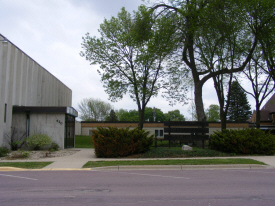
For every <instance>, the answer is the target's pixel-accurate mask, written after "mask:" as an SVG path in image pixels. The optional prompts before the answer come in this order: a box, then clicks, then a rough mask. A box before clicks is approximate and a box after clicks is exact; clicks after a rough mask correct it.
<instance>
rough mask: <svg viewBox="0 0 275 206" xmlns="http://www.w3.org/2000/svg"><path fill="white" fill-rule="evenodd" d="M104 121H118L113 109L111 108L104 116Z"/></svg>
mask: <svg viewBox="0 0 275 206" xmlns="http://www.w3.org/2000/svg"><path fill="white" fill-rule="evenodd" d="M105 121H110V122H118V119H117V116H116V113H115V111H114V110H113V109H112V110H111V111H110V114H109V115H108V116H107V117H106V118H105Z"/></svg>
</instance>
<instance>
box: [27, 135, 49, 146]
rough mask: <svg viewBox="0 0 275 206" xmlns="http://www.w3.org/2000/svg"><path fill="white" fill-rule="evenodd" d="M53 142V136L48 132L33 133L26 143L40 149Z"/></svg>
mask: <svg viewBox="0 0 275 206" xmlns="http://www.w3.org/2000/svg"><path fill="white" fill-rule="evenodd" d="M51 142H52V138H51V137H49V136H48V135H46V134H39V133H37V134H32V135H31V136H29V137H27V139H26V143H27V145H28V147H30V148H31V149H33V150H39V149H40V148H41V147H44V146H47V145H49V144H50V143H51Z"/></svg>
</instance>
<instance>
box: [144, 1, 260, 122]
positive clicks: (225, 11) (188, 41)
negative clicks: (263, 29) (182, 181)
mask: <svg viewBox="0 0 275 206" xmlns="http://www.w3.org/2000/svg"><path fill="white" fill-rule="evenodd" d="M169 2H170V3H169V4H165V3H160V4H157V5H155V6H153V7H152V8H150V9H149V12H154V13H156V14H157V16H158V17H163V16H166V17H167V18H172V19H173V21H174V22H176V23H175V25H176V29H175V34H176V35H175V36H174V37H175V38H176V39H175V40H174V42H177V43H176V44H174V46H175V47H176V48H177V49H178V51H180V55H181V57H182V61H183V64H184V65H185V66H186V67H187V68H189V71H190V72H191V74H192V77H193V81H194V94H195V99H194V100H195V105H196V112H197V117H198V120H199V121H205V120H206V116H205V112H204V107H203V99H202V88H203V85H204V83H205V82H206V81H208V80H209V79H211V78H213V77H215V76H217V75H221V74H232V73H234V72H239V71H242V70H243V69H244V68H245V66H246V65H247V63H248V62H249V60H250V59H251V58H252V54H253V52H254V49H255V47H256V45H257V42H258V40H257V37H256V35H257V34H256V35H249V34H250V33H251V31H252V29H255V30H257V29H259V28H260V25H252V26H251V27H250V26H248V25H247V22H246V21H245V20H246V19H249V18H250V14H249V13H248V12H247V11H246V10H245V7H246V6H248V5H247V4H243V3H242V1H235V0H225V1H220V0H214V1H205V0H190V1H178V0H172V1H169ZM171 13H173V14H174V15H171ZM223 49H226V50H223ZM236 49H238V50H242V52H238V53H237V55H235V51H236ZM224 51H225V52H226V56H225V55H224V54H221V53H220V52H224ZM230 55H231V56H230ZM221 57H222V60H226V61H227V65H228V66H227V67H223V68H221V69H215V68H216V65H217V63H218V62H219V60H221V59H220V58H221ZM228 57H230V58H228ZM227 58H228V59H227Z"/></svg>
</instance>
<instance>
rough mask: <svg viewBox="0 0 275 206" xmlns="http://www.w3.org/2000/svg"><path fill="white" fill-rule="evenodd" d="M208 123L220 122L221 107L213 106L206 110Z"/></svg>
mask: <svg viewBox="0 0 275 206" xmlns="http://www.w3.org/2000/svg"><path fill="white" fill-rule="evenodd" d="M206 118H207V121H216V122H217V121H219V120H220V107H219V105H215V104H211V105H210V106H209V108H208V109H207V110H206Z"/></svg>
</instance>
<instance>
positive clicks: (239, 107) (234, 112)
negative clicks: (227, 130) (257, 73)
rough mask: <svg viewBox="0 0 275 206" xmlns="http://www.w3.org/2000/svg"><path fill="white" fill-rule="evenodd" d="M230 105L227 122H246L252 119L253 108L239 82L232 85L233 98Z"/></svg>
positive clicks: (231, 97) (230, 99)
mask: <svg viewBox="0 0 275 206" xmlns="http://www.w3.org/2000/svg"><path fill="white" fill-rule="evenodd" d="M228 104H229V107H228V112H227V120H229V121H234V122H245V121H247V120H248V119H249V118H250V117H251V115H252V112H251V107H250V105H249V103H248V100H247V96H246V93H245V92H244V91H243V89H242V87H241V85H240V84H239V83H238V82H237V81H234V82H232V84H231V96H230V98H229V102H228Z"/></svg>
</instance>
